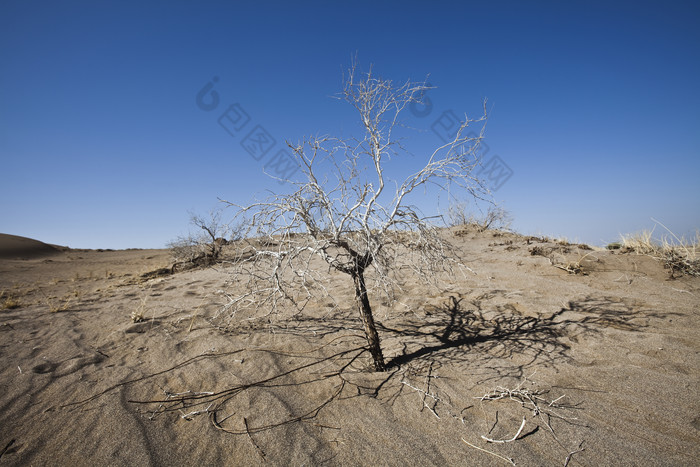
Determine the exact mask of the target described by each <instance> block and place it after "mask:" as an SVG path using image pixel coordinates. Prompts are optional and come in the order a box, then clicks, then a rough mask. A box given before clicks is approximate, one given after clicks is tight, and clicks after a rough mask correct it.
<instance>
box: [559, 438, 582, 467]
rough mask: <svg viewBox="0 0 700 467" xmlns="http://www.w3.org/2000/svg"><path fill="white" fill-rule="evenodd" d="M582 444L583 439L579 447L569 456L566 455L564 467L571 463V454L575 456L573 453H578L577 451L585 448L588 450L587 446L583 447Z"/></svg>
mask: <svg viewBox="0 0 700 467" xmlns="http://www.w3.org/2000/svg"><path fill="white" fill-rule="evenodd" d="M581 446H583V441H581V442H580V443H579V445H578V449H577V450H576V451H572V452H570V453H569V455H568V456H566V460H565V461H564V467H566V466H568V465H569V461H570V460H571V456H573V455H574V454H576V453H579V452H582V451H585V450H586V448H583V447H581Z"/></svg>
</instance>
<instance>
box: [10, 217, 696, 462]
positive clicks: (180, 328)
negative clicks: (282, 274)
mask: <svg viewBox="0 0 700 467" xmlns="http://www.w3.org/2000/svg"><path fill="white" fill-rule="evenodd" d="M445 235H448V236H449V237H450V239H451V240H452V241H453V242H454V243H455V244H456V245H457V246H458V247H459V248H460V250H459V254H460V256H461V258H462V260H463V261H464V262H465V264H467V265H468V266H469V267H471V268H472V269H473V270H474V272H475V274H466V275H464V276H455V277H446V278H444V281H443V284H444V286H443V288H442V289H434V288H431V287H428V286H426V285H424V284H420V283H418V282H417V281H412V280H411V279H410V278H408V279H407V282H406V284H405V287H404V292H403V293H402V294H401V296H400V300H399V301H398V302H397V303H388V302H386V301H382V300H380V299H376V300H374V301H373V302H372V303H373V305H374V312H375V319H376V320H377V322H378V324H379V333H380V337H381V338H382V345H383V349H384V354H385V356H386V358H387V361H388V362H389V363H390V365H391V368H390V370H389V371H387V372H386V373H373V372H371V371H369V368H370V360H369V356H368V354H367V352H365V351H364V349H363V346H364V345H365V341H364V339H363V337H362V330H361V329H362V328H361V324H360V322H359V320H358V317H357V312H356V309H355V305H354V302H353V299H352V288H351V282H350V281H349V279H348V278H347V276H343V275H342V274H339V273H336V274H331V275H330V276H329V279H328V281H329V282H328V284H326V285H327V286H328V287H330V288H331V289H332V290H335V291H338V293H339V303H340V307H339V308H337V309H334V308H332V307H329V306H328V303H325V302H323V301H321V303H318V304H315V305H314V306H312V307H309V308H308V309H307V310H306V313H305V314H303V315H298V316H295V315H293V314H292V313H285V312H284V311H283V312H282V313H281V314H280V315H277V316H271V317H269V318H267V319H263V320H249V321H248V320H245V319H243V317H234V318H233V319H231V320H228V321H227V322H228V323H229V326H228V327H226V328H224V327H222V323H224V322H226V321H225V320H222V319H221V318H222V316H224V315H222V314H221V309H222V306H223V305H225V304H226V298H225V296H224V295H223V294H222V293H221V291H223V290H227V291H229V292H231V291H232V289H231V287H230V286H229V285H228V284H227V282H228V281H229V279H230V276H229V274H227V271H228V267H227V265H226V264H220V265H217V266H214V267H209V268H204V269H195V270H189V271H183V272H177V273H175V274H167V273H166V272H165V271H164V270H162V269H161V268H167V267H169V266H170V265H172V262H171V259H170V256H169V253H168V251H166V250H127V251H94V250H70V249H65V248H64V249H61V248H57V247H54V246H51V245H46V244H43V243H41V242H37V241H33V240H30V239H21V238H18V237H11V236H7V235H0V252H1V254H0V293H2V300H1V301H0V308H3V304H7V305H11V307H9V308H5V309H2V310H0V337H1V340H0V355H1V356H2V358H1V360H0V413H1V414H2V419H1V420H2V422H0V465H508V464H509V459H512V460H513V461H514V462H515V463H516V464H517V465H531V466H540V465H564V464H565V463H567V462H568V465H694V464H696V463H697V460H698V458H700V397H699V396H700V394H699V393H700V390H699V388H700V385H699V384H698V383H699V382H700V381H699V380H700V353H699V352H700V339H698V337H699V334H700V332H699V330H698V323H699V321H700V320H699V316H698V313H699V312H700V279H699V278H690V277H681V278H677V279H670V276H669V272H668V271H667V270H665V269H664V268H663V265H662V264H660V263H659V262H657V261H656V260H654V259H653V258H650V257H648V256H643V255H636V254H621V253H619V252H615V251H603V250H587V249H585V248H584V247H582V246H579V245H564V244H561V243H556V242H553V241H548V240H546V239H536V238H532V237H523V236H519V235H516V234H513V233H506V232H498V231H486V232H483V233H480V232H476V231H473V230H468V229H453V230H451V231H446V232H445ZM535 247H538V248H540V250H536V251H543V252H544V253H545V254H546V255H547V256H548V257H549V258H548V257H545V256H541V255H533V254H532V250H533V248H535ZM227 248H229V249H231V248H234V249H235V246H231V247H227ZM585 255H587V256H585ZM584 256H585V257H584ZM582 258H583V259H582ZM579 260H580V266H581V269H582V272H584V273H586V274H585V275H584V274H581V273H579V274H570V273H568V272H567V271H564V270H562V269H560V268H557V267H555V266H553V265H552V262H554V264H557V265H560V266H565V265H566V264H567V263H569V262H576V261H579ZM151 271H157V272H155V273H152V274H150V275H149V274H148V273H149V272H151ZM370 298H371V299H372V297H370ZM8 300H9V301H8ZM132 315H142V316H143V318H144V321H142V322H139V323H134V322H133V321H132ZM494 391H495V392H494ZM486 394H490V396H491V397H489V398H485V399H484V398H483V396H484V395H486ZM501 396H503V397H501ZM491 399H496V400H491ZM523 402H525V403H523ZM533 402H534V404H536V406H535V405H533ZM523 420H524V425H523V428H522V430H521V431H520V433H519V435H518V436H517V437H515V435H516V433H518V429H519V428H520V427H521V425H522V424H523ZM484 437H486V438H490V439H492V440H494V441H509V442H503V443H493V442H488V441H486V440H485V439H484ZM514 437H515V438H516V439H514V440H512V441H510V440H511V439H513V438H514ZM485 451H489V452H485ZM572 453H573V454H572Z"/></svg>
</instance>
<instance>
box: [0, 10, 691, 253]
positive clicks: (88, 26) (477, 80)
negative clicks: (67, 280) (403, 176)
mask: <svg viewBox="0 0 700 467" xmlns="http://www.w3.org/2000/svg"><path fill="white" fill-rule="evenodd" d="M699 23H700V4H699V3H697V2H673V1H671V2H595V1H593V2H591V1H586V2H537V1H535V2H505V1H494V2H474V3H471V2H440V1H436V2H410V1H403V2H377V3H374V2H365V1H353V2H196V3H195V2H182V1H177V2H176V1H172V2H145V1H142V2H130V1H118V2H116V1H115V2H71V1H66V2H49V1H31V0H28V1H3V2H2V3H0V63H1V64H2V65H1V66H0V171H1V172H0V173H2V182H1V183H0V232H3V233H11V234H15V235H23V236H28V237H32V238H36V239H39V240H42V241H45V242H49V243H55V244H62V245H69V246H71V247H77V248H129V247H163V246H164V245H165V244H166V243H167V242H168V241H170V240H172V239H174V238H175V237H177V236H178V235H181V234H184V233H186V232H187V230H188V228H189V226H188V218H189V215H188V211H193V212H199V213H204V212H207V211H208V210H210V209H212V208H216V207H217V205H218V202H217V198H225V199H228V200H231V201H235V202H240V203H245V202H246V201H249V200H251V199H253V197H254V196H255V194H256V193H261V192H263V191H264V190H267V189H271V190H279V189H283V188H282V187H280V185H279V184H278V183H277V182H276V181H274V180H271V179H270V178H269V177H267V176H266V175H265V174H264V173H263V167H264V166H265V165H266V164H269V162H270V160H272V158H274V157H275V154H276V152H277V151H278V150H280V149H282V148H283V147H284V141H285V140H286V139H289V140H293V141H297V140H299V139H300V138H301V137H303V136H304V135H311V134H326V133H327V134H332V135H336V136H344V137H345V136H350V135H352V134H354V133H353V132H354V131H355V130H356V126H355V125H356V118H355V117H354V114H353V113H352V110H351V108H350V107H349V106H348V104H344V103H343V102H341V101H338V100H335V99H332V98H331V96H333V95H335V94H336V93H337V92H338V91H340V89H341V86H342V71H343V69H344V68H347V66H348V65H349V64H350V61H351V57H353V56H354V55H355V54H357V56H358V58H359V60H360V62H361V64H362V65H363V66H365V67H366V66H368V65H369V64H373V65H374V69H375V71H376V72H377V73H379V74H381V75H382V76H384V77H386V78H390V79H394V80H396V81H404V80H406V79H408V78H411V79H414V80H422V79H424V78H425V77H426V76H427V75H429V81H430V82H431V83H432V84H433V85H434V86H436V89H433V90H430V91H429V93H428V94H427V96H428V97H429V98H430V100H431V102H432V105H433V107H432V109H431V111H430V113H429V114H428V115H427V116H424V117H418V116H416V115H412V114H411V113H407V114H406V117H407V122H408V123H409V124H410V125H411V126H413V127H415V128H417V129H418V130H421V131H416V132H415V134H414V135H413V136H411V139H409V140H408V141H407V144H408V145H409V147H410V148H413V150H414V151H413V152H414V157H409V158H407V159H406V161H405V164H406V167H409V168H410V167H413V166H416V167H418V165H419V164H420V162H421V160H422V159H421V157H422V155H424V154H425V151H427V150H428V149H429V148H430V147H433V146H436V145H438V144H440V139H439V137H438V135H436V134H435V133H434V132H433V131H431V128H432V127H433V125H434V123H435V121H436V120H438V119H439V118H440V117H441V116H442V115H443V113H444V112H448V111H454V112H456V113H457V114H463V113H464V112H467V113H469V114H470V115H471V114H476V113H477V112H478V110H479V108H480V104H481V100H482V99H483V98H488V102H489V110H490V116H489V122H488V125H487V128H486V140H485V142H486V144H487V145H488V149H489V152H488V153H486V154H485V155H484V160H485V161H486V162H488V161H492V160H499V161H501V163H502V164H505V166H504V169H507V170H508V173H512V175H511V176H510V178H508V179H507V180H506V181H505V182H504V183H503V184H502V185H501V186H499V187H498V189H497V190H496V191H495V192H494V197H495V199H496V200H497V201H498V202H500V203H501V204H502V205H503V206H504V207H505V208H506V209H507V210H508V211H510V212H511V214H512V216H513V219H514V222H513V227H514V228H515V230H517V231H519V232H521V233H526V234H545V235H553V236H566V237H568V238H569V239H571V240H579V241H585V242H589V243H591V244H596V245H602V244H605V243H607V242H611V241H615V240H617V238H618V234H620V233H628V232H633V231H638V230H641V229H650V228H652V227H653V226H654V223H653V221H652V220H651V218H652V217H653V218H655V219H658V220H659V221H661V222H663V223H664V224H665V225H667V226H668V227H669V228H671V229H672V230H673V231H674V232H676V233H677V234H679V235H681V234H686V235H687V234H693V233H694V232H695V230H696V229H697V228H698V227H700V184H698V182H697V179H698V175H699V174H700V86H698V84H697V83H700V28H697V24H699ZM215 77H216V78H217V79H218V81H216V82H215V83H213V81H212V80H213V79H214V78H215ZM209 82H212V83H213V84H214V87H213V90H214V91H216V92H217V93H218V96H219V105H218V106H217V107H216V108H215V109H213V110H209V111H207V110H203V109H202V108H200V107H199V106H198V105H197V99H196V96H197V94H198V92H199V91H200V90H201V89H202V88H203V87H204V86H205V85H207V83H209ZM207 96H209V97H211V94H207ZM207 102H209V101H207ZM234 104H237V107H236V109H239V110H242V111H243V112H245V115H247V118H248V119H249V120H246V121H247V122H248V123H247V125H246V126H245V127H243V128H242V129H240V132H237V130H236V129H235V128H233V127H229V130H230V131H231V134H230V133H229V132H227V131H226V130H225V129H224V127H223V126H222V125H220V124H219V118H220V117H221V116H222V115H224V114H225V113H227V112H229V111H230V106H231V105H234ZM227 115H228V116H231V114H227ZM239 115H243V114H239ZM242 121H243V120H239V122H242ZM225 122H226V121H224V123H225ZM229 125H233V124H231V123H230V122H229ZM258 125H259V126H260V127H261V128H263V129H264V130H265V131H266V132H267V134H268V135H269V136H271V137H272V138H274V141H275V145H274V146H272V147H271V149H270V152H269V153H267V154H265V155H264V156H263V157H262V158H261V160H260V161H258V160H255V159H254V158H253V157H251V155H250V154H249V153H248V152H247V151H246V150H245V149H244V147H243V146H242V145H241V143H242V142H243V140H244V138H245V137H246V135H247V134H248V133H249V130H252V129H253V128H254V127H257V126H258ZM495 156H498V158H499V159H493V158H494V157H495ZM403 163H404V162H403V161H402V164H403ZM389 176H391V174H389ZM501 181H503V179H502V178H501V179H496V180H495V181H494V182H493V183H496V184H497V183H500V182H501ZM453 194H454V193H453ZM421 206H422V207H423V209H424V211H426V213H430V211H431V210H432V211H435V210H438V209H440V210H444V209H446V205H445V200H444V198H443V199H442V200H441V201H440V205H438V202H437V199H436V198H432V197H431V198H428V197H426V198H425V199H424V200H422V204H421ZM657 232H659V228H657Z"/></svg>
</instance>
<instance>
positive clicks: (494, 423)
mask: <svg viewBox="0 0 700 467" xmlns="http://www.w3.org/2000/svg"><path fill="white" fill-rule="evenodd" d="M496 425H498V410H496V421H495V422H493V426H491V429H490V430H489V432H488V433H486V434H487V435H490V434H491V432H492V431H493V429H494V428H496Z"/></svg>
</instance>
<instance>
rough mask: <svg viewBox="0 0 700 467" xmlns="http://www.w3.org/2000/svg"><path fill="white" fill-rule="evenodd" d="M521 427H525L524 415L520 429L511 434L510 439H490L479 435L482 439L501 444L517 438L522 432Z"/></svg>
mask: <svg viewBox="0 0 700 467" xmlns="http://www.w3.org/2000/svg"><path fill="white" fill-rule="evenodd" d="M523 428H525V417H523V423H521V424H520V429H519V430H518V432H517V433H516V434H515V436H513V437H512V438H511V439H491V438H487V437H486V436H483V435H482V436H481V437H482V438H483V439H485V440H486V441H488V442H489V443H501V444H502V443H512V442H513V441H515V440H516V439H518V436H520V433H522V432H523ZM489 433H490V432H489Z"/></svg>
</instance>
